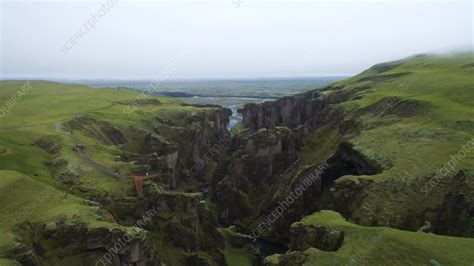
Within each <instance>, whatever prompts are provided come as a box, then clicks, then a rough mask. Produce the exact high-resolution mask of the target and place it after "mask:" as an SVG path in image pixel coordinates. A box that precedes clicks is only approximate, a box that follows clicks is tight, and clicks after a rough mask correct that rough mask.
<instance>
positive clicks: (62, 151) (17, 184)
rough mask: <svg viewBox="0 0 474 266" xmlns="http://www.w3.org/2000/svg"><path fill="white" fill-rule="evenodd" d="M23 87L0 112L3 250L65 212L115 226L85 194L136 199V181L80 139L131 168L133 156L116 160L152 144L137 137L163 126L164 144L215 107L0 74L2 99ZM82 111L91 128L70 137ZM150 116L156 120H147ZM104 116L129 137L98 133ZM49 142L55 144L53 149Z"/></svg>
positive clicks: (0, 233)
mask: <svg viewBox="0 0 474 266" xmlns="http://www.w3.org/2000/svg"><path fill="white" fill-rule="evenodd" d="M25 86H28V88H29V89H28V90H27V91H26V92H25V93H23V94H22V95H21V98H20V99H18V98H17V99H16V100H15V104H14V105H13V106H10V107H8V108H6V109H5V105H2V106H1V107H2V108H4V110H5V113H3V112H0V115H1V117H0V203H1V205H2V208H1V209H0V257H5V256H9V257H10V256H11V252H10V251H9V250H11V248H12V246H14V242H13V240H12V237H11V236H12V231H14V230H16V229H15V228H17V227H18V225H20V224H25V223H34V224H51V223H54V222H57V221H58V220H63V219H66V220H68V221H71V222H74V221H75V222H78V223H84V224H86V225H87V226H88V227H90V228H95V227H100V228H109V227H110V228H113V227H117V225H115V224H113V223H111V222H112V220H111V219H110V215H108V214H104V210H103V208H99V207H97V206H99V205H97V206H89V205H90V203H87V201H85V200H84V199H83V198H87V199H92V200H94V201H96V200H97V201H99V200H103V202H101V204H103V203H104V202H107V201H110V202H111V203H110V204H111V206H112V207H116V206H115V205H114V203H117V202H115V200H116V199H118V198H120V199H121V200H122V201H123V202H125V203H123V202H120V203H117V205H119V207H117V208H120V206H121V205H120V204H122V203H123V207H122V208H123V209H127V206H128V205H126V204H127V203H130V204H131V205H130V206H134V205H133V204H134V202H136V201H137V199H136V197H135V189H134V185H133V182H132V180H131V179H128V178H125V179H119V180H117V179H116V178H115V177H112V176H110V175H106V174H104V173H103V172H100V171H98V170H97V169H95V168H94V167H92V166H91V165H90V164H88V163H87V162H86V161H84V160H83V159H81V158H80V157H79V156H78V154H77V153H76V152H75V151H74V147H75V145H76V143H77V140H79V141H80V142H81V143H82V144H83V145H85V146H86V148H87V154H88V155H89V156H90V157H91V158H92V159H93V160H94V161H96V162H98V163H100V164H101V165H103V166H105V167H107V168H109V169H119V171H121V172H122V173H123V174H129V173H130V172H132V170H131V169H134V168H133V167H135V165H134V163H133V162H124V161H121V160H118V158H119V155H120V154H121V153H124V152H128V153H130V151H132V152H133V151H140V150H141V149H143V148H148V147H142V146H143V143H141V142H140V140H141V139H143V138H144V135H145V134H147V133H146V132H150V131H152V130H157V131H158V130H159V131H160V135H157V137H158V138H161V141H162V142H163V143H167V142H168V141H169V139H170V138H171V137H174V136H173V134H174V132H176V131H180V129H181V127H184V125H185V123H187V120H186V119H189V117H191V116H198V115H203V116H204V115H206V114H207V113H206V112H208V111H212V110H214V109H211V108H194V107H192V106H183V105H181V103H180V102H179V101H176V100H173V99H171V98H166V97H156V96H146V97H144V96H143V95H141V93H137V92H131V91H127V90H122V89H93V88H88V87H85V86H80V85H73V84H61V83H55V82H47V81H29V82H27V81H0V104H4V103H6V102H7V101H9V100H10V99H12V96H14V95H18V92H19V91H21V90H22V88H24V87H25ZM83 118H87V119H90V121H93V124H92V125H91V126H90V127H89V128H88V130H91V132H92V133H90V134H87V131H86V130H83V131H82V130H74V138H73V137H71V135H70V133H69V131H70V130H71V129H70V125H71V123H70V121H76V120H75V119H83ZM77 121H80V120H77ZM97 121H100V122H97ZM145 121H159V122H156V123H154V124H152V125H148V124H146V122H145ZM101 122H104V123H109V124H110V125H113V126H115V127H119V128H120V129H122V130H123V132H124V134H127V137H130V136H131V137H130V138H129V139H128V140H127V143H125V144H123V145H115V144H113V143H108V142H106V141H108V139H106V138H107V137H108V136H105V135H101V132H104V131H101V130H102V129H103V128H99V126H100V125H101V124H100V123H101ZM78 124H79V125H80V124H81V123H78ZM168 124H169V125H168ZM102 126H103V127H105V128H106V127H107V126H108V124H105V126H104V125H102ZM145 130H148V131H145ZM136 132H140V133H142V132H145V133H142V135H138V134H136ZM97 133H99V134H97ZM39 140H43V143H47V145H45V146H46V148H45V147H42V148H40V147H39V146H41V145H39V144H38V143H39V142H38V141H39ZM190 146H191V145H190ZM48 148H51V149H53V148H54V151H51V152H48V150H47V149H48ZM58 169H59V170H58ZM58 171H59V172H58ZM61 171H66V172H67V171H69V172H68V173H70V172H72V173H76V174H77V175H78V180H76V182H75V184H74V185H71V184H68V183H67V182H63V181H64V180H63V179H61V178H62V177H61V176H60V175H59V174H60V173H61ZM71 175H72V174H71ZM72 176H73V175H72ZM73 194H74V195H76V196H74V195H73ZM66 195H68V196H66ZM80 197H82V198H80ZM94 204H96V203H94ZM108 207H110V206H108ZM25 209H26V211H25ZM129 212H134V210H133V209H132V210H129ZM119 227H120V226H119ZM120 228H121V227H120ZM167 241H168V242H167V244H169V245H172V244H171V242H169V240H167ZM161 244H162V243H160V245H161ZM167 248H168V247H167ZM69 259H71V260H72V261H74V258H69ZM79 259H81V258H76V260H79ZM177 259H178V260H179V259H181V258H177ZM4 262H5V263H7V260H6V259H2V260H1V261H0V264H2V263H4ZM8 263H10V261H8ZM12 263H13V261H12Z"/></svg>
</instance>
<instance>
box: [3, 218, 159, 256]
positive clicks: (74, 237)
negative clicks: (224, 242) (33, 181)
mask: <svg viewBox="0 0 474 266" xmlns="http://www.w3.org/2000/svg"><path fill="white" fill-rule="evenodd" d="M14 232H15V233H14V235H13V236H14V239H15V241H16V243H17V244H16V245H15V248H14V249H13V250H11V251H10V253H9V254H10V255H11V258H12V259H15V260H17V261H19V262H20V263H22V264H23V265H39V264H43V263H46V264H62V263H66V262H67V260H68V257H70V256H75V257H76V258H77V257H79V258H81V262H82V263H85V264H86V263H87V264H90V265H96V264H104V265H106V264H113V265H160V260H159V257H158V255H157V254H156V251H155V250H153V248H152V247H151V246H150V244H149V242H148V241H149V238H148V232H147V231H145V230H142V229H138V228H135V229H127V228H124V227H120V226H115V227H113V228H106V227H96V228H94V227H91V226H90V225H87V224H85V223H80V222H79V223H75V222H71V221H62V220H60V221H57V222H56V223H53V224H42V225H41V224H31V223H24V224H21V225H19V226H18V227H17V229H16V230H15V231H14Z"/></svg>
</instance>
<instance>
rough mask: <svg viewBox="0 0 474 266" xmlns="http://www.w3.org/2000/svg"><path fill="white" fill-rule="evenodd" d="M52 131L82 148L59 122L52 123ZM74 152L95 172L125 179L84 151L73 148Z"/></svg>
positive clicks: (75, 137)
mask: <svg viewBox="0 0 474 266" xmlns="http://www.w3.org/2000/svg"><path fill="white" fill-rule="evenodd" d="M54 130H56V131H57V132H60V133H63V134H66V135H67V136H69V137H70V138H71V139H72V140H73V141H74V143H76V145H81V146H84V145H83V144H82V141H81V140H80V139H79V138H78V137H77V136H76V135H74V134H72V132H68V131H65V130H64V128H63V125H62V124H61V123H60V122H56V123H54ZM74 150H75V151H76V154H77V156H78V157H79V158H80V159H81V160H83V161H85V162H86V163H87V164H88V165H89V166H91V167H93V168H94V169H96V170H97V171H99V172H101V173H103V174H105V175H108V176H111V177H114V178H127V176H125V175H122V174H120V173H117V172H116V171H114V170H112V169H110V168H108V167H106V166H104V165H102V164H100V163H98V162H96V161H94V160H93V159H92V158H91V157H90V156H89V155H88V154H87V152H86V151H85V150H84V149H79V148H75V149H74Z"/></svg>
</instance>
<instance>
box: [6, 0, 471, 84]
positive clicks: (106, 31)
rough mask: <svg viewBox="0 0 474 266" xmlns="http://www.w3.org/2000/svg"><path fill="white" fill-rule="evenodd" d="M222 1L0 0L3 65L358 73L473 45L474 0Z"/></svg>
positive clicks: (29, 70)
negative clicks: (417, 55) (424, 54)
mask: <svg viewBox="0 0 474 266" xmlns="http://www.w3.org/2000/svg"><path fill="white" fill-rule="evenodd" d="M0 1H2V0H0ZM114 1H117V2H114ZM218 2H219V3H218ZM218 2H212V1H207V2H193V1H179V0H172V1H159V2H153V3H152V2H150V1H141V2H140V1H134V2H130V1H125V0H109V2H108V5H107V4H105V6H104V7H102V6H103V4H104V3H107V1H70V2H46V1H2V2H1V5H0V9H1V13H0V14H1V34H0V38H1V41H0V56H1V58H0V62H1V63H0V72H1V73H0V77H1V78H42V79H98V78H99V79H102V78H103V79H116V78H119V79H153V78H156V77H159V76H162V75H163V73H167V75H169V77H170V78H171V79H182V78H255V77H282V76H326V75H351V74H356V73H358V72H360V71H362V70H364V69H366V68H368V67H370V66H371V65H373V64H376V63H379V62H383V61H389V60H394V59H399V58H403V57H406V56H410V55H413V54H417V53H426V52H437V51H450V50H456V49H467V48H469V47H471V48H472V45H473V26H472V24H473V17H472V16H473V1H471V0H469V1H413V0H412V1H383V3H381V1H365V2H356V1H328V2H321V1H312V2H309V1H298V2H295V1H288V2H284V1H257V0H219V1H218ZM88 21H89V23H88ZM92 26H94V27H92Z"/></svg>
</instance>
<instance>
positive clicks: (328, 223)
mask: <svg viewBox="0 0 474 266" xmlns="http://www.w3.org/2000/svg"><path fill="white" fill-rule="evenodd" d="M297 226H303V227H305V226H308V227H312V226H316V227H319V226H324V227H326V228H329V229H331V230H337V231H343V232H344V241H343V244H342V246H341V247H340V248H339V249H338V250H337V251H322V250H319V249H316V248H313V247H310V248H308V249H306V250H305V251H303V252H298V251H295V252H292V253H289V254H288V253H287V254H286V255H283V256H281V255H273V256H270V257H268V258H267V259H266V260H267V262H268V263H269V264H277V263H279V261H280V260H282V259H283V257H285V256H294V257H301V258H305V259H304V265H433V263H436V262H437V263H439V264H440V265H471V263H472V262H474V254H473V253H472V252H471V251H472V250H473V249H474V239H467V238H466V239H460V238H455V237H448V236H438V235H434V234H427V233H418V232H407V231H401V230H397V229H392V228H388V227H364V226H359V225H355V224H353V223H350V222H347V221H346V220H345V219H344V218H343V217H342V216H341V215H340V214H338V213H336V212H333V211H321V212H318V213H314V214H312V215H310V216H307V217H305V218H304V219H303V220H302V221H301V222H297V223H294V224H293V225H292V227H297ZM290 254H291V255H290ZM306 256H307V257H306ZM439 264H435V265H439Z"/></svg>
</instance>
